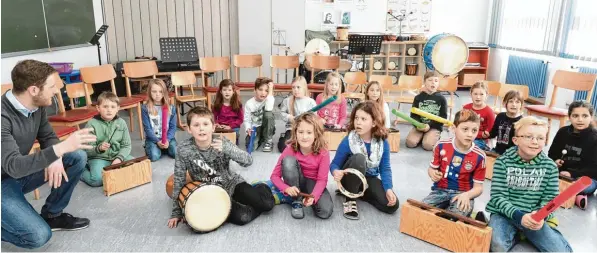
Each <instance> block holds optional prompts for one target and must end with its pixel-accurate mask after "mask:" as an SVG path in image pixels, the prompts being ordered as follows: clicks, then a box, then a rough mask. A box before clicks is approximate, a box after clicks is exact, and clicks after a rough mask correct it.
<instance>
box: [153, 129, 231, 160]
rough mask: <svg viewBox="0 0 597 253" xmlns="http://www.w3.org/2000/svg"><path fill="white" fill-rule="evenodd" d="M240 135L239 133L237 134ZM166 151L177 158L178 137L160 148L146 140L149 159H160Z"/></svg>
mask: <svg viewBox="0 0 597 253" xmlns="http://www.w3.org/2000/svg"><path fill="white" fill-rule="evenodd" d="M237 136H238V135H237ZM164 152H166V153H168V156H170V157H172V158H176V139H175V138H172V139H170V140H168V148H167V149H160V147H159V146H158V144H157V143H155V142H152V141H149V140H145V154H147V157H149V160H151V161H152V162H155V161H157V160H160V158H161V157H162V154H163V153H164Z"/></svg>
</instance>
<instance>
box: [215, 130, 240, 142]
mask: <svg viewBox="0 0 597 253" xmlns="http://www.w3.org/2000/svg"><path fill="white" fill-rule="evenodd" d="M215 134H216V135H219V136H220V138H222V137H224V138H226V139H228V140H229V141H231V142H232V143H236V132H234V130H232V129H223V128H216V132H215Z"/></svg>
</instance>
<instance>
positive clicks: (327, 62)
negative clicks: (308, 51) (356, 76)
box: [307, 55, 340, 93]
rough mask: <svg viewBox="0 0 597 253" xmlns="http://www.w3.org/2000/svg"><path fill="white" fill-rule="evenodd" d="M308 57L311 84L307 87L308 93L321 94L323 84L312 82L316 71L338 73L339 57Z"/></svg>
mask: <svg viewBox="0 0 597 253" xmlns="http://www.w3.org/2000/svg"><path fill="white" fill-rule="evenodd" d="M308 57H309V63H310V65H311V69H312V70H311V73H312V74H311V82H310V83H309V84H308V85H307V87H308V89H309V92H311V93H313V92H316V93H321V92H323V87H324V84H318V83H315V82H314V79H315V73H316V72H317V70H334V72H336V73H337V72H338V68H339V67H340V56H323V55H311V56H308Z"/></svg>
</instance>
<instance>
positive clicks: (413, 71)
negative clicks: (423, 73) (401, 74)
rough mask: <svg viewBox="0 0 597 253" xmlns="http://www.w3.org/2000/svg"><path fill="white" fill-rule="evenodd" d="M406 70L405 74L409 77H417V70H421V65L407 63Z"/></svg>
mask: <svg viewBox="0 0 597 253" xmlns="http://www.w3.org/2000/svg"><path fill="white" fill-rule="evenodd" d="M404 69H406V72H405V74H407V75H409V76H416V75H417V70H418V69H419V64H416V63H407V64H405V67H404Z"/></svg>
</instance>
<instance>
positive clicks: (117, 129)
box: [108, 125, 118, 144]
mask: <svg viewBox="0 0 597 253" xmlns="http://www.w3.org/2000/svg"><path fill="white" fill-rule="evenodd" d="M116 131H118V125H116V129H114V132H113V133H112V135H111V136H110V139H108V144H110V141H111V140H112V137H114V134H115V133H116Z"/></svg>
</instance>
